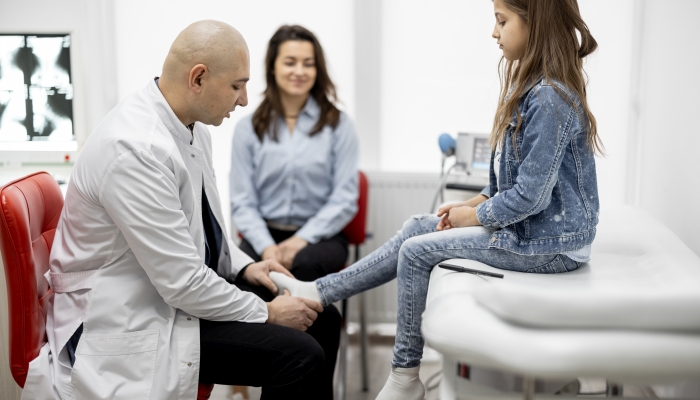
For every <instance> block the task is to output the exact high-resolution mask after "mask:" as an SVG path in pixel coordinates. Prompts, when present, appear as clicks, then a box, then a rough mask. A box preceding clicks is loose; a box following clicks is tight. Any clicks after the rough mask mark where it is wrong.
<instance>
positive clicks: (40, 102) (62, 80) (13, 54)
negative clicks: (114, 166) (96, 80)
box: [0, 33, 77, 162]
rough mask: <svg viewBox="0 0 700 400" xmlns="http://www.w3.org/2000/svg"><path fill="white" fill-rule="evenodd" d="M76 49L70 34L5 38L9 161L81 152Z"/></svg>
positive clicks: (0, 100)
mask: <svg viewBox="0 0 700 400" xmlns="http://www.w3.org/2000/svg"><path fill="white" fill-rule="evenodd" d="M70 46H71V36H70V35H68V34H8V33H2V34H0V151H2V153H3V157H2V158H3V159H5V160H7V159H11V158H16V156H18V155H19V153H22V154H23V155H22V156H21V158H23V159H26V158H27V157H29V158H37V157H32V156H31V154H30V155H29V156H28V155H27V154H28V153H32V152H35V151H36V152H41V153H46V152H55V153H59V152H66V151H74V150H77V142H76V140H75V131H74V127H73V125H74V124H73V79H72V76H71V59H70ZM13 152H14V153H15V155H16V156H15V157H13V154H12V153H13ZM41 158H44V159H46V157H45V156H44V157H38V159H41ZM54 158H55V156H54ZM1 161H3V160H0V162H1ZM57 161H58V159H57Z"/></svg>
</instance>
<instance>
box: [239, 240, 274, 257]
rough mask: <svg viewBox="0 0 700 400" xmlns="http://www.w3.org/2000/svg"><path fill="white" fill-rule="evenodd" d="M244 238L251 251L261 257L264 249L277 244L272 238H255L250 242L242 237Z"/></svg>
mask: <svg viewBox="0 0 700 400" xmlns="http://www.w3.org/2000/svg"><path fill="white" fill-rule="evenodd" d="M244 238H245V239H246V240H247V241H248V243H250V245H251V246H252V247H253V250H255V252H256V253H257V254H258V255H259V256H261V257H262V253H263V251H265V249H266V248H268V247H270V246H273V245H275V244H277V243H275V241H274V240H273V239H272V237H261V238H257V239H255V240H250V239H248V238H246V237H245V236H244Z"/></svg>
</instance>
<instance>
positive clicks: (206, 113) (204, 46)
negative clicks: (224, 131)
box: [158, 20, 250, 126]
mask: <svg viewBox="0 0 700 400" xmlns="http://www.w3.org/2000/svg"><path fill="white" fill-rule="evenodd" d="M249 76H250V56H249V54H248V46H247V45H246V42H245V39H243V36H242V35H241V34H240V32H238V31H237V30H236V29H235V28H234V27H232V26H231V25H228V24H226V23H224V22H220V21H213V20H204V21H198V22H195V23H193V24H192V25H190V26H188V27H187V28H185V29H184V30H183V31H182V32H180V34H179V35H178V36H177V37H176V38H175V41H174V42H173V44H172V45H171V46H170V51H169V52H168V55H167V57H166V58H165V62H164V63H163V72H162V74H161V77H160V80H159V82H158V83H159V87H160V90H161V92H162V93H163V96H164V97H165V99H166V100H167V102H168V104H169V105H170V107H171V108H172V109H173V111H174V112H175V114H176V115H177V117H178V118H179V119H180V121H181V122H182V123H183V124H185V125H189V124H191V123H193V122H195V121H199V122H202V123H205V124H209V125H217V126H218V125H220V124H221V122H222V121H223V119H224V118H227V117H229V114H230V112H232V111H233V110H234V109H235V107H236V106H241V107H245V106H246V105H247V104H248V93H247V89H246V84H247V82H248V78H249Z"/></svg>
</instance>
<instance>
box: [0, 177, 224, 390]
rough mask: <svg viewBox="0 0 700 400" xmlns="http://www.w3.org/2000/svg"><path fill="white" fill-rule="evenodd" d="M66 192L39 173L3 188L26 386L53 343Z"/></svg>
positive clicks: (2, 232) (2, 216)
mask: <svg viewBox="0 0 700 400" xmlns="http://www.w3.org/2000/svg"><path fill="white" fill-rule="evenodd" d="M62 209H63V195H62V193H61V190H60V189H59V187H58V184H57V183H56V181H55V180H54V179H53V178H52V177H51V175H49V174H47V173H46V172H38V173H35V174H31V175H28V176H26V177H24V178H21V179H18V180H16V181H13V182H10V183H8V184H7V185H5V186H3V187H2V188H0V250H1V251H2V259H3V263H4V266H5V278H6V281H7V297H8V305H9V307H8V314H9V328H10V329H9V333H10V335H9V336H10V371H11V372H12V376H13V378H14V379H15V382H17V384H18V385H19V386H20V387H24V383H25V381H26V379H27V372H28V370H29V362H30V361H31V360H33V359H34V358H36V357H37V356H38V355H39V350H40V349H41V347H42V346H43V345H44V343H46V342H47V340H48V339H47V337H46V313H47V306H48V304H49V300H50V298H51V295H53V292H52V291H51V289H50V288H49V285H48V282H47V281H46V279H44V274H45V273H46V271H48V269H49V254H50V252H51V245H52V244H53V238H54V233H55V232H56V225H57V224H58V220H59V217H60V216H61V210H62ZM213 388H214V385H205V384H200V385H199V388H198V394H197V399H198V400H199V399H201V400H204V399H209V396H210V395H211V391H212V389H213Z"/></svg>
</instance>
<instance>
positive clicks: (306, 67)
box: [273, 40, 316, 96]
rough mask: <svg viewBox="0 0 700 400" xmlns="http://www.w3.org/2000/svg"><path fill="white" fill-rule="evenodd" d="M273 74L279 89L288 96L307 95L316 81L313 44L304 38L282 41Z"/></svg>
mask: <svg viewBox="0 0 700 400" xmlns="http://www.w3.org/2000/svg"><path fill="white" fill-rule="evenodd" d="M273 74H274V76H275V81H276V82H277V87H278V88H279V90H280V91H281V92H282V93H283V94H286V95H288V96H307V95H308V94H309V92H310V91H311V88H312V87H313V86H314V83H315V82H316V59H315V57H314V46H313V44H311V42H308V41H304V40H288V41H286V42H284V43H282V44H281V45H280V47H279V52H278V53H277V58H276V59H275V67H274V71H273Z"/></svg>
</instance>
